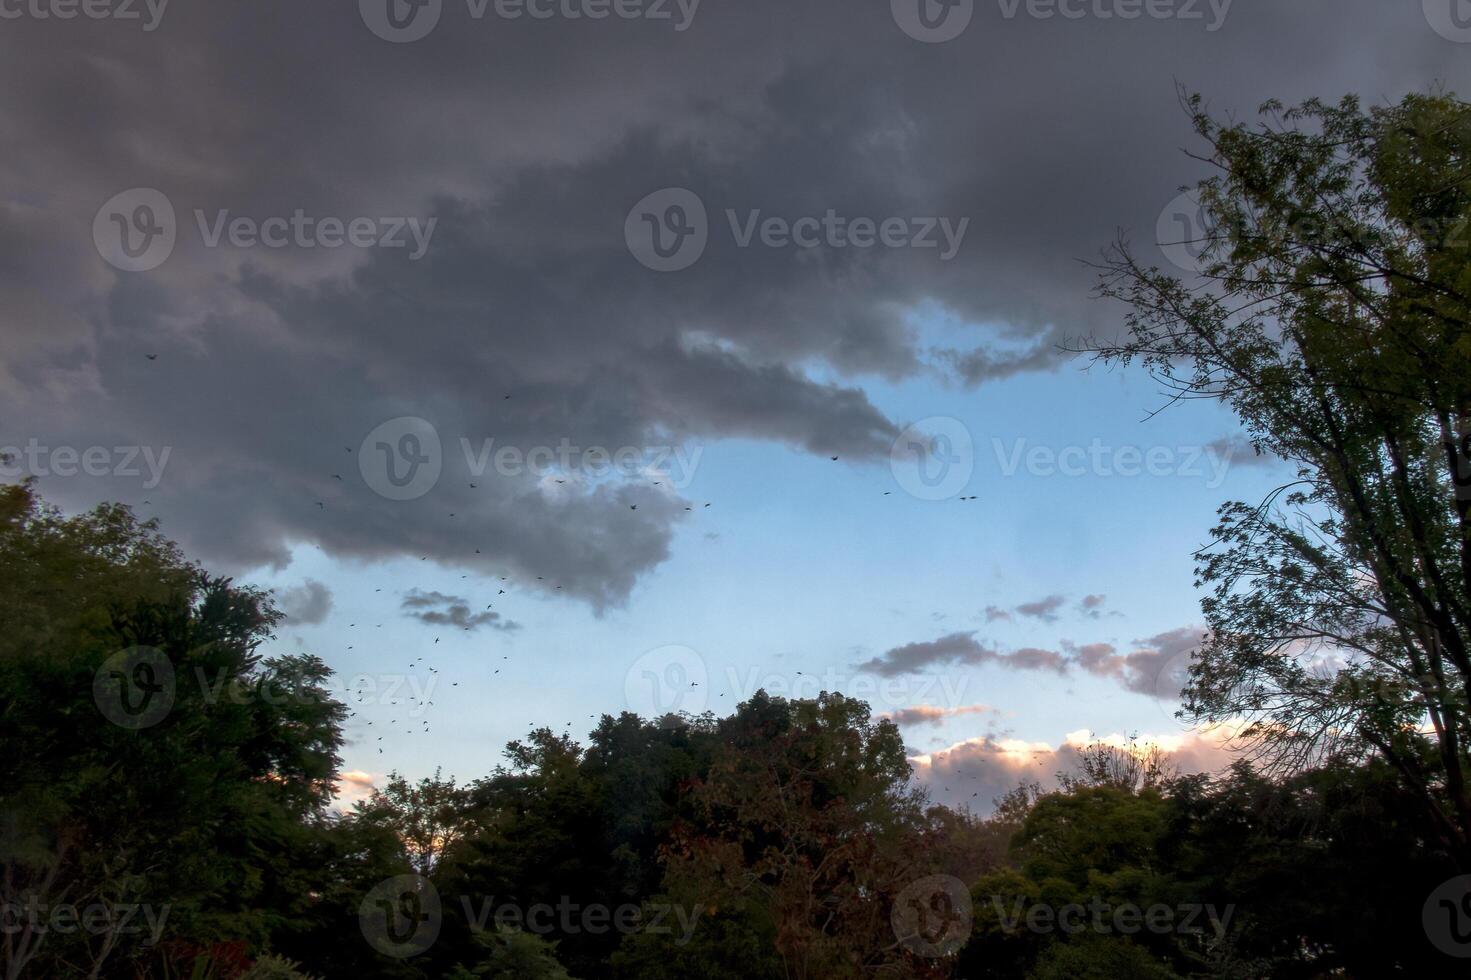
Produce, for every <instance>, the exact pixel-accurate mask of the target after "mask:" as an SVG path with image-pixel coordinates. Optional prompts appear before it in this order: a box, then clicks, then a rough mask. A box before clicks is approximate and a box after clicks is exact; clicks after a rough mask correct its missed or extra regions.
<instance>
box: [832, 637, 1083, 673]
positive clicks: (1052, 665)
mask: <svg viewBox="0 0 1471 980" xmlns="http://www.w3.org/2000/svg"><path fill="white" fill-rule="evenodd" d="M989 663H997V664H1001V665H1002V666H1006V667H1013V668H1016V669H1018V670H1052V671H1056V672H1058V673H1061V672H1062V670H1063V668H1064V661H1063V657H1062V655H1061V654H1059V653H1056V652H1054V651H1052V650H1041V649H1037V648H1035V647H1026V648H1023V649H1020V650H1015V651H1012V652H1011V653H1003V652H1001V651H999V650H996V649H994V648H992V647H988V646H985V645H983V644H982V643H981V642H980V641H978V640H977V639H976V637H975V634H974V633H965V632H960V633H950V634H948V635H946V636H942V637H940V638H939V639H937V640H928V641H924V642H919V643H906V644H905V645H903V646H898V647H894V648H893V649H890V650H886V651H885V652H884V653H881V654H879V655H878V656H876V657H873V658H872V659H870V660H867V661H865V662H863V663H861V664H859V665H858V669H859V670H871V671H873V672H874V673H876V674H879V675H881V676H884V677H896V676H899V675H901V674H912V673H917V672H919V671H922V670H925V669H926V668H931V667H948V666H980V665H982V664H989Z"/></svg>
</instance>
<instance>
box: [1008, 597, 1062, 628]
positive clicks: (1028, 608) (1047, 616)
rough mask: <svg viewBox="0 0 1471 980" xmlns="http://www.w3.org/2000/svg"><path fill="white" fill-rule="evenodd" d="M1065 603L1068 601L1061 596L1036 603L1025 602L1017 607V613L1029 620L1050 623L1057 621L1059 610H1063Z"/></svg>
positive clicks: (1043, 599)
mask: <svg viewBox="0 0 1471 980" xmlns="http://www.w3.org/2000/svg"><path fill="white" fill-rule="evenodd" d="M1065 601H1066V599H1064V598H1063V597H1062V596H1060V595H1050V596H1047V597H1045V598H1042V599H1038V600H1037V601H1036V602H1024V603H1022V604H1021V605H1019V606H1017V607H1016V612H1017V614H1018V615H1021V616H1026V617H1027V618H1029V619H1040V620H1043V621H1044V622H1048V623H1050V622H1053V621H1055V620H1056V619H1057V610H1059V609H1061V608H1062V604H1063V603H1064V602H1065Z"/></svg>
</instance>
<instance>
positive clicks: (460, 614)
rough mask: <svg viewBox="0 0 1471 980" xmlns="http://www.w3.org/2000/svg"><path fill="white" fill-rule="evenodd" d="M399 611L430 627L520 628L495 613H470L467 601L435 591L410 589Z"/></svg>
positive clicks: (490, 611)
mask: <svg viewBox="0 0 1471 980" xmlns="http://www.w3.org/2000/svg"><path fill="white" fill-rule="evenodd" d="M403 609H404V611H405V613H406V614H407V615H409V616H411V617H413V618H414V619H417V620H419V621H420V622H422V623H428V624H429V625H431V626H455V627H458V628H460V629H461V630H470V631H472V632H473V631H474V630H477V629H480V628H481V627H482V626H485V627H489V628H490V629H493V630H501V631H502V632H512V631H514V630H518V629H520V628H521V625H520V624H519V623H517V622H516V621H514V620H510V619H504V618H502V617H501V614H500V613H498V612H495V611H493V610H490V609H482V610H479V611H474V612H472V611H471V609H470V603H469V601H468V600H466V599H462V598H460V597H459V596H452V595H445V594H444V593H443V592H437V591H436V592H423V591H420V590H419V589H413V590H411V591H410V592H409V593H408V594H407V595H406V596H404V600H403Z"/></svg>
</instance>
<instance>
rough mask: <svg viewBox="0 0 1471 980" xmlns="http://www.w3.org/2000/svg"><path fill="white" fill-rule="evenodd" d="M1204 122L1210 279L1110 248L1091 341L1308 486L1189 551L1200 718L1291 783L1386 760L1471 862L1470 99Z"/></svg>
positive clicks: (1306, 108) (1459, 858)
mask: <svg viewBox="0 0 1471 980" xmlns="http://www.w3.org/2000/svg"><path fill="white" fill-rule="evenodd" d="M1188 108H1189V111H1190V113H1191V118H1192V120H1193V122H1194V125H1195V129H1196V132H1197V133H1198V134H1199V136H1200V137H1201V139H1202V140H1203V141H1204V143H1205V144H1206V147H1207V150H1206V152H1205V153H1204V154H1203V156H1204V157H1205V158H1206V159H1208V161H1209V163H1210V164H1212V165H1213V168H1214V174H1213V176H1211V177H1209V178H1208V179H1206V180H1204V181H1202V182H1201V183H1200V185H1199V186H1198V188H1197V191H1198V195H1199V198H1200V201H1201V204H1202V207H1203V210H1204V211H1205V212H1206V214H1207V215H1208V216H1209V219H1210V221H1209V228H1210V230H1209V231H1208V233H1207V235H1206V238H1205V240H1204V241H1203V242H1201V243H1200V244H1201V245H1202V247H1203V249H1204V251H1203V256H1202V260H1203V264H1204V273H1203V280H1204V281H1203V283H1202V282H1194V281H1190V282H1187V281H1182V280H1181V279H1180V278H1178V277H1176V276H1173V275H1169V274H1166V273H1162V272H1161V271H1160V270H1159V269H1158V268H1154V267H1146V266H1145V265H1143V264H1142V263H1141V262H1140V261H1139V260H1138V259H1137V258H1136V257H1135V256H1134V255H1133V254H1132V253H1131V251H1130V250H1129V249H1128V247H1127V246H1119V247H1118V248H1116V249H1115V250H1114V251H1113V252H1112V253H1111V254H1110V255H1109V258H1108V260H1107V264H1106V267H1105V270H1104V276H1103V280H1102V292H1103V294H1104V295H1105V296H1109V297H1112V298H1115V299H1118V300H1122V301H1123V302H1124V303H1126V304H1127V305H1128V306H1129V307H1130V313H1129V315H1128V320H1127V322H1128V326H1129V336H1128V337H1127V338H1126V339H1124V340H1123V341H1121V342H1119V343H1112V344H1103V345H1090V346H1089V347H1088V349H1091V350H1093V351H1094V352H1095V353H1097V354H1098V355H1099V356H1101V357H1102V358H1104V359H1106V360H1111V361H1116V362H1121V363H1128V362H1131V361H1135V360H1137V361H1140V362H1142V363H1143V364H1144V365H1145V366H1146V367H1147V368H1149V369H1150V370H1151V371H1152V372H1153V373H1154V374H1155V376H1156V377H1158V378H1160V379H1161V380H1163V381H1164V382H1165V384H1166V385H1167V386H1168V387H1169V388H1170V389H1171V390H1172V392H1173V393H1175V394H1177V395H1178V396H1179V397H1180V398H1208V399H1217V400H1220V401H1223V402H1225V403H1226V404H1228V405H1229V406H1230V407H1231V408H1232V409H1233V410H1234V411H1235V412H1236V414H1237V416H1238V417H1239V418H1240V420H1241V422H1242V424H1243V425H1244V426H1245V427H1246V429H1247V430H1248V432H1249V433H1250V435H1251V439H1252V442H1253V443H1254V445H1255V446H1256V448H1257V450H1258V451H1260V452H1263V453H1266V454H1269V455H1272V456H1275V457H1279V458H1281V459H1282V460H1285V461H1287V462H1288V463H1290V464H1292V465H1294V466H1295V467H1296V469H1297V480H1296V481H1295V482H1294V483H1293V484H1290V485H1288V486H1285V487H1282V488H1280V489H1279V490H1278V491H1276V492H1274V493H1273V494H1271V495H1270V496H1269V497H1268V498H1267V499H1266V500H1264V501H1260V502H1257V503H1247V502H1231V503H1228V504H1226V505H1225V506H1224V507H1223V508H1222V509H1221V512H1220V522H1219V524H1218V525H1217V527H1216V529H1215V531H1214V532H1213V538H1214V543H1213V544H1212V546H1210V547H1209V548H1207V549H1205V550H1203V551H1202V552H1200V553H1199V554H1198V555H1197V559H1198V568H1197V575H1198V578H1199V580H1200V583H1201V584H1203V585H1207V586H1209V587H1210V588H1211V590H1212V591H1211V594H1210V595H1209V596H1208V597H1207V599H1206V600H1205V602H1204V603H1203V610H1204V613H1205V618H1206V622H1207V625H1208V626H1209V628H1210V629H1209V634H1208V636H1207V637H1206V639H1205V641H1204V643H1203V645H1202V648H1201V650H1200V652H1199V654H1198V657H1197V662H1196V663H1195V665H1194V667H1193V668H1192V671H1191V682H1190V685H1189V687H1188V688H1187V691H1186V696H1187V702H1186V708H1187V710H1188V712H1189V714H1190V715H1191V716H1192V717H1193V718H1195V719H1197V720H1209V721H1231V720H1233V719H1235V718H1238V717H1245V718H1247V719H1249V720H1250V721H1251V726H1250V727H1249V728H1248V729H1247V732H1246V734H1247V735H1248V736H1249V737H1251V738H1253V739H1255V740H1256V742H1257V743H1258V747H1259V749H1260V750H1261V751H1262V753H1263V758H1264V759H1266V760H1267V761H1268V762H1269V763H1270V764H1271V765H1272V766H1273V767H1274V770H1275V771H1280V772H1292V771H1296V770H1299V769H1302V768H1304V767H1308V766H1312V765H1317V764H1320V763H1322V762H1324V761H1326V760H1331V759H1334V758H1339V757H1344V758H1354V759H1362V758H1365V757H1367V756H1369V755H1378V756H1382V757H1383V758H1385V759H1388V760H1389V761H1390V762H1391V763H1392V764H1393V765H1394V766H1395V767H1396V768H1397V769H1399V770H1400V771H1401V773H1402V774H1403V778H1404V779H1405V780H1406V782H1407V783H1408V784H1409V785H1413V786H1416V787H1418V788H1419V793H1418V802H1417V805H1418V806H1420V807H1422V808H1423V809H1425V810H1426V812H1427V813H1428V814H1430V815H1431V816H1432V817H1433V823H1434V827H1435V836H1436V838H1437V841H1438V845H1439V846H1441V847H1443V848H1445V849H1447V850H1448V851H1450V852H1451V853H1452V854H1453V855H1454V860H1455V861H1456V862H1457V863H1458V864H1459V865H1460V866H1461V867H1462V870H1471V786H1468V779H1467V775H1468V768H1471V754H1468V745H1471V741H1468V740H1471V317H1468V314H1471V177H1468V173H1471V170H1468V163H1471V106H1468V105H1467V104H1466V103H1463V102H1461V101H1459V100H1457V99H1455V98H1454V97H1451V96H1448V95H1441V94H1436V93H1430V94H1411V95H1408V96H1406V97H1405V98H1404V99H1403V100H1401V101H1400V102H1399V103H1398V104H1395V105H1389V106H1384V107H1380V108H1374V109H1369V110H1365V109H1363V108H1362V107H1361V106H1360V104H1359V102H1358V100H1357V99H1354V98H1345V99H1344V100H1342V101H1341V102H1339V103H1338V104H1336V105H1330V104H1325V103H1323V102H1320V101H1316V100H1313V101H1309V102H1306V103H1303V104H1302V105H1300V106H1297V107H1294V108H1285V107H1283V106H1282V105H1280V104H1277V103H1268V104H1267V105H1266V106H1264V107H1263V110H1262V116H1263V120H1262V122H1261V124H1260V125H1256V126H1251V125H1247V124H1244V123H1236V122H1228V123H1221V122H1218V121H1216V120H1215V119H1213V118H1212V117H1211V115H1210V114H1209V113H1208V112H1207V111H1206V109H1205V108H1204V106H1203V103H1202V102H1201V100H1200V99H1199V98H1198V97H1197V98H1194V99H1191V100H1190V101H1189V102H1188Z"/></svg>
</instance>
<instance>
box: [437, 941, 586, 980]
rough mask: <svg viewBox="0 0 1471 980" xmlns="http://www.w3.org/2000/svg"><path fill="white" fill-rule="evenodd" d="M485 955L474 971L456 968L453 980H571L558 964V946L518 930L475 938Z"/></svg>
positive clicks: (452, 974) (473, 968) (482, 954)
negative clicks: (481, 979)
mask: <svg viewBox="0 0 1471 980" xmlns="http://www.w3.org/2000/svg"><path fill="white" fill-rule="evenodd" d="M475 944H476V947H477V948H478V949H480V950H481V951H482V953H481V958H480V959H479V960H478V961H477V962H476V963H475V965H474V966H473V967H470V968H466V967H463V966H457V967H455V969H454V970H453V971H452V972H451V973H449V974H448V976H449V978H450V980H473V978H484V980H572V977H571V975H570V974H569V973H568V972H567V971H566V970H564V969H563V968H562V964H561V963H559V962H557V957H556V950H557V947H556V944H555V943H549V942H547V941H546V940H545V939H542V938H541V937H540V936H534V935H532V934H531V933H528V932H521V931H519V930H515V929H502V928H497V929H496V930H494V931H493V932H481V933H477V934H476V936H475Z"/></svg>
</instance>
